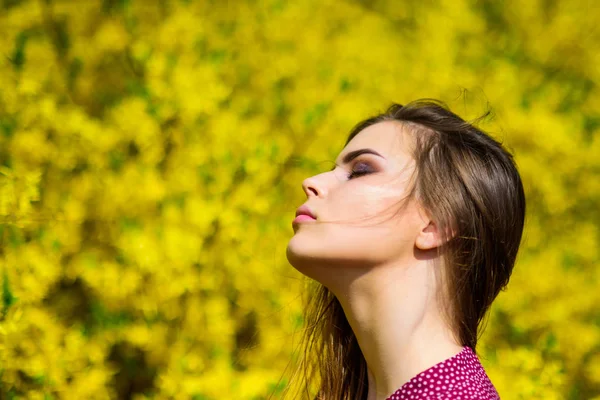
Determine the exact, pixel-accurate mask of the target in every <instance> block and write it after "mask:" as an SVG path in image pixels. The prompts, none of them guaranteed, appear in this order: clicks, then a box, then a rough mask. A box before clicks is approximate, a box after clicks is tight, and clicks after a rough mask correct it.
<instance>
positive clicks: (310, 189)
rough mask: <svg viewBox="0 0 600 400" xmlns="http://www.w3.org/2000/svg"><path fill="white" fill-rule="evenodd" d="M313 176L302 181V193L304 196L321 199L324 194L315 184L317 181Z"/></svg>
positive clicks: (320, 187)
mask: <svg viewBox="0 0 600 400" xmlns="http://www.w3.org/2000/svg"><path fill="white" fill-rule="evenodd" d="M315 178H316V177H315V176H311V177H310V178H306V179H305V180H303V181H302V189H303V190H304V193H306V196H308V197H311V196H317V197H321V196H323V194H324V189H323V188H322V186H321V185H319V184H318V183H317V180H316V179H315Z"/></svg>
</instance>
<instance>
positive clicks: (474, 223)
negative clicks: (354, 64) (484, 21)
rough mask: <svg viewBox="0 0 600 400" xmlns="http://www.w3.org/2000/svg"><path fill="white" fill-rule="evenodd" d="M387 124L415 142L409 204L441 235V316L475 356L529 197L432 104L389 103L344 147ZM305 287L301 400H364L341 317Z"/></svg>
mask: <svg viewBox="0 0 600 400" xmlns="http://www.w3.org/2000/svg"><path fill="white" fill-rule="evenodd" d="M383 121H397V122H399V123H400V124H401V125H403V126H404V127H407V128H408V129H407V131H408V132H410V134H411V136H412V137H413V138H414V154H413V157H414V159H415V166H416V168H415V171H414V173H415V175H414V176H413V178H414V180H413V187H412V188H411V192H410V194H409V197H412V198H415V199H416V200H417V201H418V202H419V203H420V205H421V206H423V207H424V209H425V210H427V212H429V214H430V216H431V218H432V220H433V221H435V222H436V224H437V226H438V230H439V231H440V232H442V234H443V235H444V245H443V246H440V247H439V248H438V252H439V253H438V254H439V256H440V258H441V259H442V260H443V265H444V271H443V273H444V276H445V277H446V279H445V286H444V287H443V293H444V294H446V295H447V296H448V297H446V299H448V303H449V306H448V309H447V310H445V311H446V312H447V314H446V315H447V316H448V318H449V321H450V324H451V327H452V328H453V331H454V333H455V335H456V338H457V340H458V341H459V343H461V344H462V345H463V346H468V347H470V348H471V349H473V351H476V346H477V340H478V337H479V335H480V333H481V331H480V323H481V322H482V320H483V318H484V316H485V315H486V312H487V311H488V309H489V307H490V305H491V304H492V302H493V300H494V299H495V298H496V296H497V295H498V293H499V292H500V290H503V289H504V288H505V287H506V285H507V284H508V281H509V278H510V275H511V273H512V270H513V266H514V264H515V260H516V257H517V251H518V249H519V246H520V243H521V237H522V233H523V225H524V220H525V195H524V191H523V185H522V182H521V178H520V176H519V173H518V171H517V168H516V165H515V162H514V160H513V158H512V155H511V154H510V153H509V152H508V151H507V150H505V149H504V148H503V147H502V145H501V143H499V142H498V141H496V140H495V139H493V138H491V137H490V136H488V135H487V134H485V133H484V132H482V131H481V130H479V129H478V128H476V127H475V126H474V125H475V123H469V122H466V121H464V120H463V119H462V118H460V117H459V116H457V115H456V114H454V113H452V112H451V111H450V110H449V109H448V108H447V106H446V105H445V104H443V103H441V102H439V101H436V100H431V99H424V100H418V101H415V102H411V103H409V104H407V105H405V106H402V105H400V104H392V105H391V106H390V107H389V108H388V109H387V110H386V111H385V112H384V113H382V114H379V115H376V116H374V117H371V118H368V119H366V120H364V121H362V122H360V123H358V124H357V125H356V126H355V127H354V128H353V129H352V130H351V132H350V135H349V136H348V139H347V141H346V144H348V142H349V141H350V140H352V138H353V137H354V136H356V135H357V134H358V133H359V132H360V131H362V130H363V129H365V128H366V127H368V126H371V125H374V124H376V123H379V122H383ZM448 232H450V233H448ZM310 285H311V290H312V291H313V292H314V293H313V294H311V295H310V296H309V303H308V306H307V307H306V309H305V321H306V323H307V328H306V330H305V332H304V336H303V342H302V343H301V344H302V345H303V348H304V354H303V358H302V360H301V362H300V364H299V366H298V370H297V371H296V373H295V374H294V376H292V379H293V378H294V377H295V376H296V375H297V374H298V372H299V371H301V372H302V374H303V379H302V380H301V382H302V391H303V392H304V395H303V397H302V398H309V389H310V388H311V387H313V385H315V387H316V388H317V390H318V393H317V395H316V397H315V399H319V400H356V399H366V397H367V393H368V379H367V365H366V361H365V359H364V357H363V355H362V352H361V350H360V348H359V346H358V342H357V339H356V337H355V335H354V332H353V331H352V329H351V327H350V325H349V323H348V321H347V319H346V316H345V314H344V311H343V309H342V307H341V305H340V303H339V301H338V300H337V298H336V297H335V296H334V295H333V294H332V293H331V292H330V291H329V290H328V289H327V288H326V287H325V286H323V285H321V284H319V283H318V282H314V281H312V282H310ZM450 294H451V295H450ZM316 378H320V379H319V380H318V381H316V380H315V379H316ZM315 382H318V383H315ZM289 388H290V386H288V387H287V388H286V389H289ZM287 393H288V390H286V391H285V394H287Z"/></svg>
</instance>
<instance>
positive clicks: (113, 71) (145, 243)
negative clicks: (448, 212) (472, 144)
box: [0, 0, 600, 400]
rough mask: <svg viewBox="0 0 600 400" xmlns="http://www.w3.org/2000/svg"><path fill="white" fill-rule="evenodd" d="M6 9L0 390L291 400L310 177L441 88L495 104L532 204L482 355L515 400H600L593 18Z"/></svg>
mask: <svg viewBox="0 0 600 400" xmlns="http://www.w3.org/2000/svg"><path fill="white" fill-rule="evenodd" d="M0 4H1V6H0V240H1V242H0V243H1V245H0V266H1V267H0V268H1V269H0V280H1V282H0V287H1V291H2V296H1V298H2V302H1V303H0V392H1V393H2V396H3V397H2V398H9V399H19V398H27V399H115V398H120V399H143V398H154V399H167V398H173V399H196V400H199V399H203V400H208V399H222V398H237V399H261V398H265V397H266V396H267V394H268V393H270V392H271V391H274V392H275V393H277V392H278V391H277V381H278V378H279V377H280V375H281V373H282V372H283V370H284V369H285V367H286V365H287V364H288V362H289V361H290V360H291V362H292V363H293V362H294V361H295V360H296V356H295V355H294V354H293V351H292V350H293V345H294V343H295V342H296V341H297V338H298V337H297V335H298V334H299V329H300V328H301V326H302V324H303V321H302V317H301V310H302V303H301V297H302V290H303V279H302V277H301V276H300V275H299V273H297V272H296V271H295V270H293V268H291V267H290V266H289V265H288V264H287V262H286V260H285V246H286V243H287V240H288V239H289V237H290V236H291V235H292V229H291V225H290V223H291V219H292V217H293V212H294V210H295V208H296V207H297V206H299V205H300V204H301V203H302V202H303V201H304V194H303V192H302V190H301V186H300V183H301V181H302V179H303V178H304V177H306V176H308V175H309V174H313V173H315V172H317V171H322V170H325V169H326V168H328V167H330V166H331V164H328V165H325V164H324V163H331V162H332V161H333V160H334V158H335V156H336V155H337V154H338V152H339V151H340V150H341V148H342V145H343V143H344V140H345V138H346V135H347V133H348V131H349V129H350V128H351V127H352V126H353V125H354V123H356V122H357V121H358V120H360V119H362V118H365V117H366V116H369V115H371V114H374V113H376V112H379V111H383V110H384V109H385V107H386V106H387V105H388V104H389V103H390V102H392V101H396V102H399V103H406V102H408V101H410V100H414V99H416V98H420V97H434V98H440V99H442V100H445V101H446V102H447V103H449V105H450V107H451V108H452V109H453V110H454V111H456V112H457V113H459V114H461V115H463V116H465V117H468V118H472V117H475V116H477V114H480V113H481V112H482V111H484V109H485V108H486V107H487V104H488V103H489V105H491V107H492V108H493V110H494V112H495V116H496V117H495V119H494V120H492V121H490V122H489V123H488V124H487V125H485V126H483V128H484V129H487V130H488V131H490V132H491V133H492V134H494V135H495V136H496V137H498V138H500V139H501V140H503V141H504V143H506V145H507V146H508V147H509V148H510V149H512V150H513V151H514V152H515V153H516V159H517V162H518V164H519V166H520V170H521V173H522V176H523V179H524V182H525V186H526V191H527V196H528V212H529V213H528V217H527V227H526V234H525V240H524V244H523V248H522V252H521V254H520V257H519V260H518V264H517V266H516V268H515V271H514V275H513V277H512V280H511V283H510V285H509V288H508V289H509V290H508V291H507V292H506V293H501V294H500V296H499V298H498V300H497V301H496V303H495V304H494V306H493V309H492V311H491V313H490V318H489V319H488V324H487V325H488V328H487V330H486V331H485V335H483V338H482V342H481V347H480V348H479V351H480V354H481V359H482V363H483V364H484V366H485V367H486V369H487V371H488V373H489V375H490V377H491V378H492V381H493V382H494V384H495V385H496V387H497V388H498V391H499V392H500V394H501V396H502V398H503V399H506V400H509V399H590V398H596V399H600V311H599V308H598V305H599V304H600V291H599V290H598V287H599V283H600V282H599V281H600V268H599V259H600V255H599V250H598V248H599V246H598V245H599V241H600V235H599V231H598V230H599V228H600V204H599V199H600V179H599V178H600V133H599V126H600V111H599V110H600V96H598V93H597V89H598V84H599V83H600V69H599V68H598V65H600V51H599V50H600V49H599V48H598V47H599V46H598V43H600V31H599V28H598V16H599V12H598V9H597V7H598V6H597V5H596V4H595V3H593V2H591V1H587V2H586V1H585V0H573V1H569V2H560V1H557V0H530V1H527V2H519V1H516V0H506V1H496V2H493V1H476V0H452V1H450V0H425V1H422V0H421V1H410V0H407V1H404V2H396V1H392V0H388V1H368V0H362V1H346V2H342V1H339V0H338V1H332V0H324V1H323V0H321V1H316V0H306V1H298V2H285V1H282V0H264V1H255V0H239V1H216V0H214V1H209V0H206V1H193V0H187V1H178V0H172V1H168V0H160V1H159V0H156V1H135V0H103V1H100V0H85V1H74V0H73V1H69V0H40V1H33V0H32V1H25V0H3V1H0ZM284 383H285V382H283V383H280V386H281V384H284Z"/></svg>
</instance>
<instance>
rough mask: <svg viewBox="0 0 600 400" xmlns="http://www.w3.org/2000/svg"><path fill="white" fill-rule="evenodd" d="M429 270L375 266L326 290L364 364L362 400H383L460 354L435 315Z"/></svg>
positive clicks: (417, 263)
mask: <svg viewBox="0 0 600 400" xmlns="http://www.w3.org/2000/svg"><path fill="white" fill-rule="evenodd" d="M433 268H434V267H433V265H432V264H428V263H427V262H426V261H424V260H414V263H413V265H410V266H408V267H407V266H406V265H401V266H399V265H392V266H379V267H376V268H371V269H369V271H368V272H366V273H363V274H360V275H359V276H358V277H356V279H354V280H352V282H351V283H350V284H349V285H345V286H344V287H343V288H339V287H338V288H332V291H333V292H334V294H335V295H336V297H337V298H338V300H339V301H340V304H341V305H342V307H343V309H344V313H345V314H346V318H347V319H348V322H349V324H350V326H351V327H352V330H353V331H354V334H355V335H356V337H357V340H358V344H359V346H360V349H361V351H362V353H363V355H364V357H365V360H366V363H367V368H368V382H369V395H368V400H385V399H387V397H388V396H390V395H391V394H392V393H394V392H395V391H396V390H397V389H399V388H400V387H401V386H402V385H403V384H404V383H406V382H408V381H409V380H410V379H411V378H412V377H413V376H415V375H417V374H418V373H419V372H422V371H424V370H426V369H428V368H429V367H431V366H433V365H435V364H437V363H439V362H441V361H443V360H445V359H447V358H449V357H452V356H454V355H456V354H457V353H458V352H460V351H461V350H462V346H461V345H460V344H459V343H457V342H456V341H455V339H454V338H453V336H452V333H451V330H450V328H449V327H448V326H447V324H446V323H445V322H444V320H443V318H442V315H441V313H440V310H439V307H438V304H437V301H436V298H435V291H436V288H437V284H436V281H435V274H434V269H433Z"/></svg>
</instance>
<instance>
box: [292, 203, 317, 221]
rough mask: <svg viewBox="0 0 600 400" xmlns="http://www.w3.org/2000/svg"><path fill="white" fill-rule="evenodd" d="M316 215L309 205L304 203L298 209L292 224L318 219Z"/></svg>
mask: <svg viewBox="0 0 600 400" xmlns="http://www.w3.org/2000/svg"><path fill="white" fill-rule="evenodd" d="M316 219H317V217H316V215H315V214H314V213H313V212H312V211H311V209H310V208H308V206H307V205H302V206H300V207H299V208H298V209H297V210H296V218H295V219H294V220H293V221H292V225H296V224H300V223H303V222H311V221H316Z"/></svg>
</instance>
